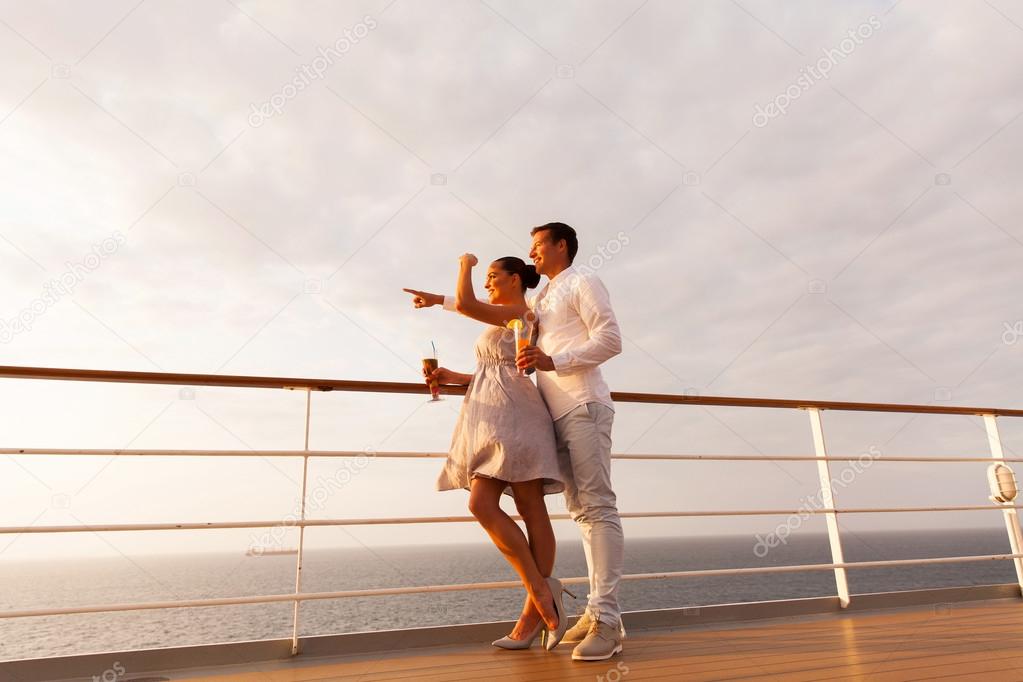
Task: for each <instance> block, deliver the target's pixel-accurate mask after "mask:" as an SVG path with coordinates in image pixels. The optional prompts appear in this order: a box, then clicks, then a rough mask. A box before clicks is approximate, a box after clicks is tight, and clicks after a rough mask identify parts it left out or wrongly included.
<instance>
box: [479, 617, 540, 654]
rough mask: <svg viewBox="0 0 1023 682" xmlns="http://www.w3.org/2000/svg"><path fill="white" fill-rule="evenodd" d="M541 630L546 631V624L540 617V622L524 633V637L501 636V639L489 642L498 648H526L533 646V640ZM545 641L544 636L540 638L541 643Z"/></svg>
mask: <svg viewBox="0 0 1023 682" xmlns="http://www.w3.org/2000/svg"><path fill="white" fill-rule="evenodd" d="M541 632H547V626H546V625H545V624H544V622H543V619H542V618H541V619H540V622H539V623H537V624H536V627H535V628H533V631H532V632H530V633H529V634H528V635H526V636H525V637H524V638H522V639H512V638H511V637H502V638H501V639H498V640H495V641H493V642H491V644H493V645H494V646H496V647H498V648H500V649H515V650H517V649H528V648H529V647H531V646H533V640H534V639H536V636H537V635H539V634H540V633H541ZM545 641H546V638H544V637H541V638H540V643H541V644H543V643H544V642H545Z"/></svg>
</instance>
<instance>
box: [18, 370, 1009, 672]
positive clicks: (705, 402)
mask: <svg viewBox="0 0 1023 682" xmlns="http://www.w3.org/2000/svg"><path fill="white" fill-rule="evenodd" d="M0 378H9V379H27V380H59V381H86V382H113V383H122V384H148V385H178V386H185V387H196V386H211V387H225V388H232V387H233V388H262V389H278V390H280V389H285V390H297V391H305V393H306V400H305V423H304V446H303V448H302V449H301V450H191V449H127V448H122V449H109V448H86V449H74V448H0V455H6V456H9V457H28V458H32V457H43V456H46V457H49V456H114V457H300V458H302V460H303V466H302V481H301V491H300V500H301V502H300V509H299V514H298V517H297V518H295V519H287V520H281V519H259V520H248V521H211V522H199V523H195V522H182V523H175V522H166V523H117V524H79V525H62V526H56V525H54V526H43V525H28V526H2V527H0V535H19V534H46V533H83V532H97V533H98V532H139V531H168V530H212V529H238V528H276V527H281V526H284V527H294V528H297V529H298V534H299V540H298V549H297V553H296V562H295V591H294V592H292V593H286V594H270V595H252V596H243V597H220V598H204V599H178V600H171V601H147V602H132V603H109V604H96V605H84V606H71V607H61V608H34V609H16V610H7V611H0V619H9V618H29V617H39V616H61V615H74V614H85V613H112V612H121V611H138V610H149V609H173V608H188V607H208V606H231V605H241V604H271V603H280V602H285V603H291V604H293V613H292V636H291V642H292V653H293V654H297V653H299V650H300V641H299V622H300V605H301V604H302V603H303V602H308V601H315V600H329V599H345V598H352V597H376V596H393V595H410V594H436V593H443V592H461V591H470V590H498V589H509V588H516V587H520V586H521V584H520V583H519V582H518V581H497V582H476V583H464V584H446V585H417V586H406V587H390V588H374V589H359V590H341V591H331V592H304V591H303V590H302V577H303V576H302V571H303V558H304V552H305V529H306V528H313V527H340V526H370V525H411V524H438V523H470V522H475V520H476V519H475V518H473V517H472V516H411V517H390V518H386V517H384V518H335V519H310V518H306V503H307V497H308V471H309V460H310V459H312V458H357V457H366V455H367V453H366V451H363V450H359V451H355V450H312V449H310V448H309V429H310V419H311V414H312V410H311V406H312V395H313V393H317V392H327V391H349V392H368V393H404V394H424V395H426V394H428V389H427V387H426V386H425V385H424V384H421V383H404V382H381V381H349V380H338V379H309V378H291V377H264V376H228V375H219V374H183V373H167V372H128V371H107V370H83V369H60V368H42V367H5V366H0ZM441 390H442V392H443V393H445V394H448V395H461V394H464V392H465V388H464V387H457V386H444V387H442V389H441ZM612 398H613V399H614V401H615V402H616V403H645V404H658V405H690V406H703V407H748V408H761V409H763V408H773V409H792V410H803V411H805V412H806V413H807V415H808V417H809V421H810V429H811V433H812V436H813V443H814V454H813V455H726V454H723V455H718V454H707V455H703V454H700V455H672V454H613V455H612V458H613V459H614V460H618V461H679V462H686V461H690V462H691V461H707V462H782V461H784V462H803V461H808V462H816V464H817V471H818V475H819V476H818V478H819V481H818V485H819V488H818V490H817V492H816V494H817V495H818V499H819V500H820V503H821V505H820V507H819V508H807V507H805V506H804V507H802V508H800V509H741V510H677V511H625V512H622V513H621V517H622V518H623V519H652V518H684V517H703V518H708V517H729V516H786V517H791V516H792V515H796V516H800V515H816V516H823V517H824V519H825V522H826V527H827V536H828V542H829V548H830V551H831V559H832V561H831V562H830V563H818V564H794V565H780V566H756V567H746V568H715V569H702V570H690V571H670V572H660V573H639V574H628V575H625V576H623V580H627V581H633V580H665V579H679V578H706V577H718V576H743V575H757V574H774V573H795V572H810V571H830V572H832V573H833V575H834V579H835V592H836V596H837V597H838V600H839V604H840V605H841V607H843V608H845V607H847V606H848V605H849V604H850V599H851V597H850V594H849V585H848V581H847V576H846V571H848V570H853V569H871V568H887V567H905V566H932V565H939V564H960V563H972V562H987V561H1012V562H1013V564H1014V566H1015V569H1016V577H1017V582H1018V584H1019V586H1020V588H1021V594H1023V551H1021V547H1023V535H1021V532H1020V524H1019V519H1018V514H1017V510H1019V509H1021V508H1023V507H1021V506H1020V505H1016V504H1013V502H1014V501H1015V500H1014V493H1015V489H1014V480H1013V479H1012V475H1011V473H1010V474H1009V476H1008V478H1006V476H1005V473H1004V471H1005V470H1003V475H1002V481H1003V485H1005V486H1007V487H1006V489H1004V490H1003V491H1002V496H1001V497H1000V498H999V500H1002V499H1004V501H996V500H995V499H994V498H992V504H989V505H960V506H928V507H841V508H839V507H838V506H837V505H836V504H835V500H834V480H833V479H832V477H831V472H830V463H831V462H850V461H855V460H861V459H862V457H863V455H832V454H829V453H828V450H827V446H826V442H825V438H824V426H823V421H822V418H821V413H822V412H824V411H828V410H831V411H845V412H889V413H891V412H894V413H909V414H929V415H958V416H973V417H976V416H979V417H982V418H983V421H984V426H985V430H986V432H987V437H988V446H989V450H990V454H989V455H988V456H948V457H945V456H942V457H935V456H930V457H928V456H920V457H907V456H879V457H876V458H872V460H871V461H872V462H873V461H880V462H918V463H939V462H974V463H986V464H988V465H989V466H990V465H993V464H999V465H1002V466H1004V463H1007V462H1021V461H1023V458H1014V457H1006V456H1005V454H1004V450H1003V446H1002V441H1001V437H1000V434H999V430H998V422H997V420H998V418H1001V417H1006V418H1015V417H1023V410H1016V409H1002V408H986V407H983V408H982V407H960V406H952V405H912V404H895V403H862V402H838V401H820V400H792V399H772V398H742V397H726V396H701V395H689V394H662V393H624V392H614V393H612ZM372 456H373V457H374V458H399V459H402V458H443V457H446V454H445V453H436V452H373V453H372ZM1010 471H1011V470H1010ZM992 509H1000V510H1001V511H1002V514H1003V518H1004V521H1005V525H1006V531H1007V533H1008V537H1009V546H1010V549H1011V552H1010V553H1003V554H985V555H971V556H951V557H933V558H923V559H892V560H881V561H855V562H849V561H846V560H845V558H844V553H843V548H842V534H841V529H840V527H839V525H838V517H839V515H849V514H895V513H917V512H968V511H981V510H988V511H990V510H992ZM513 518H516V519H517V520H520V519H519V517H517V516H514V517H513ZM551 518H552V519H553V520H565V519H569V518H570V517H569V516H568V515H567V514H552V515H551ZM563 582H564V583H566V584H584V583H587V582H588V580H587V578H585V577H579V578H567V579H565V580H563Z"/></svg>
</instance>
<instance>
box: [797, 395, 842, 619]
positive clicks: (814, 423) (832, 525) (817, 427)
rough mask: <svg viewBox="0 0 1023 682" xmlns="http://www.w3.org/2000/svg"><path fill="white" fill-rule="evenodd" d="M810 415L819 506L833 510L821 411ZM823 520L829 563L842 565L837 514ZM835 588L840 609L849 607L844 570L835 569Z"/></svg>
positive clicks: (832, 492)
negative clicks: (829, 554) (825, 525)
mask: <svg viewBox="0 0 1023 682" xmlns="http://www.w3.org/2000/svg"><path fill="white" fill-rule="evenodd" d="M806 411H807V413H808V414H809V415H810V428H811V429H812V430H813V446H814V449H815V451H816V452H817V474H818V476H819V478H820V487H821V504H823V505H824V508H825V509H830V510H834V509H836V507H835V493H834V490H833V489H832V487H831V471H830V470H829V468H828V460H827V456H828V450H827V447H826V446H825V444H824V427H823V425H822V424H821V411H820V409H818V408H816V407H810V408H807V410H806ZM824 519H825V521H827V524H828V541H829V542H830V544H831V562H832V563H835V564H844V563H845V557H844V556H843V554H842V536H841V533H840V532H839V530H838V514H836V513H835V512H834V511H827V512H825V514H824ZM835 586H836V588H837V589H838V601H839V603H840V604H841V605H842V608H843V609H844V608H845V607H847V606H849V583H848V581H847V580H846V575H845V568H842V567H837V568H835Z"/></svg>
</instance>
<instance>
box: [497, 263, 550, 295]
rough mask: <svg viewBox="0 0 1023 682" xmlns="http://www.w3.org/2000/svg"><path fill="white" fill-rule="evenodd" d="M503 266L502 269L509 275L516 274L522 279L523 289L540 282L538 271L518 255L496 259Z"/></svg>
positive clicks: (532, 286)
mask: <svg viewBox="0 0 1023 682" xmlns="http://www.w3.org/2000/svg"><path fill="white" fill-rule="evenodd" d="M496 262H498V263H500V264H501V267H502V268H504V271H505V272H507V273H508V274H511V275H518V276H519V279H521V280H522V288H523V289H532V288H534V287H536V285H538V284H539V283H540V273H538V272H537V271H536V267H535V266H534V265H533V264H532V263H526V261H524V260H522V259H521V258H519V257H518V256H505V257H504V258H498V259H497V261H496Z"/></svg>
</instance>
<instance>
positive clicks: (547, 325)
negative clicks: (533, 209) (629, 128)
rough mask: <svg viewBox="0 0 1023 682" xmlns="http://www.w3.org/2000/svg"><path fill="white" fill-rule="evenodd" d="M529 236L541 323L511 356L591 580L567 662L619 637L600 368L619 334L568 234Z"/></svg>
mask: <svg viewBox="0 0 1023 682" xmlns="http://www.w3.org/2000/svg"><path fill="white" fill-rule="evenodd" d="M531 235H532V237H533V243H532V248H531V249H530V251H529V257H530V258H531V259H532V260H533V264H534V265H535V266H536V270H537V272H539V273H540V274H541V275H546V276H547V278H548V279H549V280H550V281H549V282H548V283H547V286H545V287H544V288H543V290H542V291H541V292H540V293H539V294H537V296H536V298H534V299H533V300H532V302H531V307H532V308H533V310H534V311H536V312H537V314H538V316H539V318H540V335H539V338H538V339H537V345H536V346H535V347H528V348H526V349H524V350H522V351H521V352H520V353H519V355H518V358H517V359H516V360H517V364H518V366H519V367H522V368H529V367H535V368H536V369H537V370H538V371H537V377H536V384H537V387H538V388H539V389H540V393H541V395H543V398H544V401H545V402H546V403H547V407H548V409H549V410H550V412H551V417H552V418H553V419H554V429H555V432H556V433H557V437H558V457H559V459H560V460H561V468H562V472H563V474H564V475H565V477H566V481H565V486H566V487H565V501H566V502H567V504H568V512H569V515H570V516H571V517H572V519H573V520H574V521H575V522H576V525H577V526H578V527H579V530H580V532H581V533H582V536H583V550H584V552H585V554H586V565H587V568H588V570H589V578H590V593H589V598H588V603H587V608H586V612H585V613H583V616H582V618H580V619H579V622H578V623H576V625H575V627H573V628H572V629H571V630H569V631H568V633H566V635H565V638H564V639H563V640H562V641H564V642H579V644H578V645H577V646H576V647H575V649H574V650H573V651H572V658H573V659H575V660H580V661H602V660H605V659H608V658H610V657H611V656H614V655H615V654H616V653H618V652H620V651H621V650H622V634H623V633H622V630H621V609H620V607H619V605H618V583H619V581H620V580H621V576H622V564H623V562H624V554H625V539H624V535H623V533H622V524H621V519H620V518H619V515H618V508H617V502H616V497H615V493H614V490H613V488H612V487H611V425H612V422H613V421H614V403H612V402H611V392H610V390H608V387H607V384H606V383H605V382H604V378H603V376H602V375H601V372H600V365H601V364H602V363H604V362H605V361H607V360H609V359H610V358H612V357H614V356H615V355H618V354H619V353H621V351H622V341H621V332H620V331H619V328H618V321H617V320H616V319H615V314H614V311H613V310H612V309H611V301H610V297H609V296H608V293H607V289H606V288H604V285H603V283H602V282H601V281H600V279H599V278H597V276H596V275H594V274H592V273H587V272H583V271H580V270H579V269H577V268H575V267H573V265H572V262H573V260H574V259H575V256H576V253H577V252H578V251H579V241H578V239H577V237H576V233H575V230H573V229H572V228H571V227H569V226H568V225H566V224H564V223H547V224H546V225H541V226H540V227H536V228H534V229H533V230H532V232H531Z"/></svg>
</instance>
